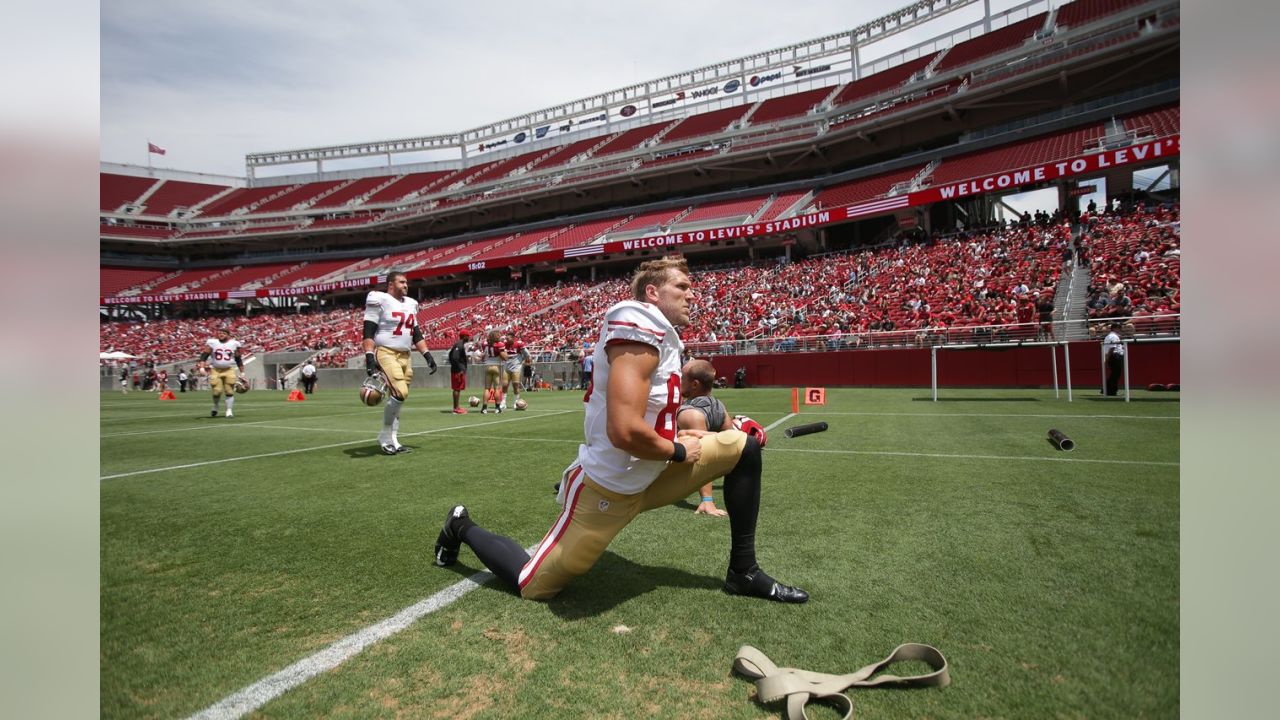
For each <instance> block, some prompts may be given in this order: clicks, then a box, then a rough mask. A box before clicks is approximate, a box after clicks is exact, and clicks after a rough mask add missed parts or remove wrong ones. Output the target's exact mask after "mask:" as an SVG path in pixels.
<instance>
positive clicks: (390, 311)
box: [364, 290, 418, 350]
mask: <svg viewBox="0 0 1280 720" xmlns="http://www.w3.org/2000/svg"><path fill="white" fill-rule="evenodd" d="M364 319H365V320H367V321H369V322H376V323H378V333H377V334H376V335H374V336H373V344H374V345H377V346H378V347H385V348H391V349H393V350H412V349H413V329H414V328H415V327H417V326H418V301H417V300H414V299H413V298H411V297H409V296H408V295H405V296H404V297H403V298H401V299H399V300H397V299H395V298H393V297H391V295H389V294H388V293H384V292H382V291H381V290H371V291H370V292H369V296H368V297H366V298H365V301H364Z"/></svg>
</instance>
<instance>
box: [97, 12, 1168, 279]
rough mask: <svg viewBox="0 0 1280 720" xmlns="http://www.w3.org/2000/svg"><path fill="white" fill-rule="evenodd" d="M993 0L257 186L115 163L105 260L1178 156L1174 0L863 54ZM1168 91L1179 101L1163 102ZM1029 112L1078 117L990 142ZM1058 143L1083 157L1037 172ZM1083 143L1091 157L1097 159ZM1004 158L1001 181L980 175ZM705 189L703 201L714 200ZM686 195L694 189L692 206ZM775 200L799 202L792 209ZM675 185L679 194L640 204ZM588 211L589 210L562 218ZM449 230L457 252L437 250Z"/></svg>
mask: <svg viewBox="0 0 1280 720" xmlns="http://www.w3.org/2000/svg"><path fill="white" fill-rule="evenodd" d="M973 1H974V0H957V1H955V2H948V1H946V0H935V1H934V2H922V3H917V4H915V5H912V6H908V7H907V8H904V9H903V10H901V11H898V12H897V13H893V14H890V15H889V16H886V17H885V18H880V19H879V20H877V21H875V22H873V23H869V24H868V25H864V26H862V27H860V28H855V29H853V30H850V31H847V32H844V33H839V34H836V35H831V36H828V37H826V38H819V39H817V40H814V41H810V42H807V43H800V44H797V45H793V46H789V47H787V48H780V49H778V50H774V51H768V52H765V53H759V54H757V55H754V56H750V57H746V58H738V59H735V60H731V61H727V62H725V63H720V64H717V65H716V66H711V67H707V68H699V69H696V70H692V71H688V72H685V73H681V74H679V75H676V76H671V77H669V78H663V79H660V80H657V81H652V82H649V83H645V84H643V85H638V86H632V87H630V88H623V89H621V90H617V91H612V92H610V93H605V94H602V95H600V96H597V97H593V98H589V99H584V100H579V101H574V102H573V103H567V104H565V105H562V106H559V107H557V108H550V109H546V110H541V111H538V112H536V113H530V114H528V115H526V116H522V117H520V118H512V119H509V120H505V121H501V122H499V123H495V124H493V125H491V126H488V127H486V128H480V129H475V130H469V131H465V132H463V133H459V134H457V135H453V136H439V137H433V138H415V139H406V140H396V141H388V142H384V143H366V144H360V145H350V146H335V147H330V148H313V149H307V150H292V151H282V152H277V153H260V154H256V155H251V156H249V158H248V159H247V160H248V165H249V176H250V177H249V179H248V180H247V182H246V186H245V187H237V186H233V185H218V184H211V183H205V182H193V181H190V180H187V179H177V178H169V177H163V176H160V175H157V176H155V177H138V176H137V175H135V174H130V173H131V172H137V171H136V170H129V169H124V168H121V169H120V170H119V171H118V172H106V171H104V172H103V173H102V176H101V178H102V204H101V207H100V210H101V217H102V220H103V222H102V227H101V231H102V232H101V236H102V241H103V242H102V247H103V250H104V261H103V265H104V266H106V265H109V264H112V263H113V262H114V263H115V264H118V265H124V266H128V265H131V263H130V262H129V261H128V255H129V254H131V253H136V252H137V251H138V250H139V249H145V251H147V252H152V253H154V252H155V249H156V248H163V249H165V250H166V251H168V252H172V251H174V249H177V248H181V249H182V250H181V251H182V252H183V253H184V256H185V257H187V258H200V257H204V258H206V259H208V260H210V261H212V260H214V259H215V258H217V257H219V256H220V257H223V258H226V260H227V261H230V262H224V265H223V267H230V268H236V266H240V265H244V266H247V265H250V263H245V262H238V261H241V260H244V259H246V258H245V257H244V256H243V255H239V253H242V252H244V251H245V250H246V249H247V248H249V247H253V248H255V249H256V250H258V251H262V250H264V249H265V250H269V249H270V248H272V247H281V246H282V243H284V242H288V243H289V245H290V246H291V247H292V248H298V247H299V246H302V247H311V248H312V249H313V250H314V252H313V256H312V257H308V258H305V260H303V261H301V262H298V261H295V262H286V263H284V265H283V266H284V267H292V266H297V265H300V264H301V265H304V266H315V265H326V264H328V263H329V262H330V261H331V259H332V258H333V251H335V250H341V249H343V248H346V249H348V250H350V251H353V253H354V251H356V250H358V249H360V248H369V247H378V248H381V249H383V250H394V249H395V248H396V247H397V246H399V247H404V248H408V249H407V250H405V251H403V252H382V253H379V254H380V255H383V256H388V257H395V258H396V259H397V260H400V259H403V258H404V257H405V256H411V257H413V258H414V259H415V261H419V260H420V261H421V262H420V263H419V264H417V265H416V266H415V267H416V268H417V269H419V271H420V272H421V273H422V274H423V275H430V274H451V273H456V272H459V271H463V272H465V271H467V270H470V269H474V267H473V264H474V263H485V264H484V265H483V266H482V267H486V268H490V267H501V266H505V265H517V264H527V263H529V262H548V261H554V260H557V259H560V260H563V259H564V258H566V257H581V256H583V255H589V254H602V253H597V252H596V250H600V251H608V250H610V249H612V248H611V246H610V245H609V244H610V243H624V242H628V241H630V242H633V243H634V241H636V240H637V239H642V238H644V237H646V236H662V237H665V236H670V235H678V234H680V232H681V231H682V230H687V231H690V232H697V231H698V230H701V229H704V228H707V227H709V226H715V225H717V224H719V225H721V226H729V229H732V228H739V230H738V231H737V232H738V233H739V234H740V235H741V236H747V235H752V236H759V235H770V234H776V233H779V232H785V231H791V230H795V229H796V228H800V227H814V226H818V225H824V224H829V223H840V222H845V221H847V220H850V219H855V218H859V217H868V216H872V215H883V214H892V213H894V212H897V211H899V210H901V209H903V208H907V207H913V206H920V205H925V204H928V203H931V202H938V201H940V200H949V199H952V198H957V197H965V196H969V195H973V194H975V192H976V193H982V192H987V191H989V190H994V189H997V187H998V189H1001V190H1003V189H1007V188H1010V187H1016V186H1020V185H1027V184H1031V183H1036V182H1045V181H1049V180H1052V179H1054V178H1055V177H1062V176H1066V175H1078V174H1080V173H1082V172H1086V173H1087V172H1090V171H1098V170H1100V169H1102V167H1104V166H1105V165H1104V166H1099V165H1098V162H1099V160H1100V159H1101V161H1102V162H1104V163H1106V162H1108V161H1109V162H1110V164H1112V165H1115V164H1123V163H1125V162H1129V163H1132V162H1143V163H1150V162H1152V161H1156V160H1161V159H1163V160H1165V161H1167V159H1168V158H1169V157H1170V156H1172V155H1175V154H1176V153H1177V152H1178V143H1177V108H1176V106H1172V105H1170V103H1171V102H1174V103H1176V99H1177V89H1176V79H1177V74H1178V71H1177V60H1176V49H1177V46H1178V37H1177V32H1178V15H1179V7H1178V4H1177V3H1176V2H1169V1H1168V0H1156V1H1148V2H1142V1H1140V0H1076V2H1074V3H1069V4H1066V5H1061V6H1060V7H1053V6H1052V3H1050V2H1049V1H1048V0H1032V1H1031V2H1026V3H1023V4H1021V5H1018V6H1016V7H1014V8H1012V9H1010V10H1008V11H1006V12H1004V13H1000V14H999V15H993V16H990V17H984V18H982V19H980V20H979V21H977V22H975V23H970V24H968V25H964V26H962V27H960V28H958V29H956V28H952V29H950V30H948V31H946V32H945V33H942V34H940V35H937V36H934V37H932V38H931V39H930V40H927V41H925V42H923V43H918V44H916V45H914V46H912V47H909V48H906V49H904V50H902V51H899V52H896V53H893V54H892V55H890V56H886V57H882V58H878V59H875V60H872V61H870V62H866V63H862V62H860V60H861V58H860V52H861V51H862V49H863V48H865V47H866V46H867V45H868V44H869V43H870V42H873V41H878V40H882V39H884V37H886V36H887V35H888V34H892V33H896V32H901V31H902V30H904V29H907V28H913V27H917V26H920V25H922V24H924V23H927V22H930V21H936V20H938V19H940V18H941V16H943V15H945V14H946V13H949V12H951V11H953V10H955V9H957V8H959V7H964V6H967V5H971V4H973ZM1122 67H1123V68H1124V70H1125V71H1124V72H1123V73H1120V74H1118V70H1119V69H1120V68H1122ZM997 98H999V100H997ZM1091 104H1092V105H1096V106H1097V107H1090V105H1091ZM1156 105H1163V106H1164V108H1163V109H1162V110H1160V111H1159V112H1157V113H1149V112H1147V111H1149V110H1150V109H1151V108H1152V107H1153V106H1156ZM1011 107H1013V108H1017V109H1016V110H1010V109H1009V108H1011ZM1027 107H1032V108H1036V109H1038V111H1039V113H1041V114H1042V113H1043V112H1044V110H1045V109H1051V108H1060V109H1064V112H1063V113H1062V114H1065V110H1072V111H1073V113H1074V114H1072V115H1071V116H1070V117H1063V118H1060V119H1059V120H1057V121H1056V122H1055V121H1053V120H1050V121H1048V122H1045V123H1042V124H1041V125H1039V126H1037V129H1041V130H1047V131H1048V132H1045V133H1044V134H1042V135H1041V136H1040V137H1038V138H1035V139H1033V140H1027V141H1023V142H1019V143H1016V144H1014V145H1012V146H1008V147H1003V148H1001V147H992V145H993V143H996V142H998V141H999V140H1001V139H1004V138H1007V137H1009V135H1008V134H1006V135H1003V136H993V137H991V138H983V137H981V136H982V135H983V134H984V133H987V132H991V129H992V128H993V126H1000V125H1002V124H1007V123H1009V122H1010V121H1018V120H1020V118H1019V114H1023V115H1025V114H1026V112H1027V111H1026V109H1025V108H1027ZM1135 110H1136V111H1138V112H1134V111H1135ZM1147 115H1150V118H1149V119H1147V120H1142V119H1137V120H1135V119H1133V118H1142V117H1146V116H1147ZM1130 116H1132V117H1130ZM1072 120H1075V121H1076V122H1072ZM1153 141H1159V142H1153ZM1122 146H1123V147H1122ZM1128 146H1134V147H1137V148H1145V149H1144V150H1143V151H1142V152H1141V154H1138V152H1137V151H1135V152H1133V153H1126V154H1125V157H1124V159H1121V158H1120V156H1117V155H1115V153H1114V152H1112V156H1107V155H1106V153H1105V152H1104V151H1113V150H1114V149H1115V148H1119V149H1124V148H1125V147H1128ZM423 149H436V150H442V149H444V150H452V151H454V152H456V153H457V154H458V155H459V156H460V157H458V158H455V159H450V160H443V161H434V162H432V163H428V164H423V165H404V166H395V169H394V170H391V169H389V168H388V167H385V166H384V167H382V168H371V169H368V170H363V171H360V170H344V171H338V172H332V173H322V172H318V173H313V174H308V175H294V176H282V177H278V178H272V179H257V178H254V173H255V171H256V170H257V169H260V168H265V167H268V166H272V165H277V164H279V165H286V164H289V163H294V164H296V163H298V162H306V163H314V165H315V168H316V170H317V171H322V170H323V163H324V161H325V160H327V159H339V158H341V159H349V158H351V157H361V156H373V155H378V156H381V157H386V156H387V155H388V154H396V153H410V152H418V151H422V150H423ZM1062 160H1067V161H1068V165H1067V167H1066V168H1065V169H1064V171H1058V172H1056V173H1055V169H1054V168H1052V166H1050V168H1049V169H1048V170H1046V171H1044V172H1040V171H1036V170H1035V168H1036V167H1043V165H1044V164H1046V163H1051V162H1054V161H1062ZM1073 160H1074V161H1076V162H1077V163H1078V162H1081V161H1083V162H1084V163H1085V166H1084V167H1081V168H1080V169H1077V167H1076V165H1073V164H1070V161H1073ZM1026 168H1031V169H1032V172H1031V173H1029V174H1027V175H1026V176H1025V177H1023V176H1021V175H1018V174H1017V173H1015V172H1013V171H1017V170H1021V169H1026ZM1006 173H1007V174H1008V178H1009V179H1008V180H1001V179H1000V178H1001V177H1002V176H1003V174H1006ZM1046 173H1047V174H1046ZM987 176H990V177H993V179H992V180H991V181H990V182H991V187H986V186H984V185H983V184H982V182H983V180H984V177H987ZM966 180H972V181H976V182H975V183H972V184H966V183H965V182H963V181H966ZM1000 183H1004V184H1000ZM752 187H756V188H759V189H758V190H756V191H754V192H752V191H751V190H750V188H752ZM948 192H949V193H950V194H949V195H948ZM699 193H705V194H706V195H705V197H706V199H696V196H697V195H698V194H699ZM673 196H695V200H692V201H687V202H680V203H672V202H670V198H671V197H673ZM779 196H782V197H784V198H785V200H786V202H787V203H788V207H786V208H780V207H778V206H777V205H775V202H776V201H777V198H778V197H779ZM658 201H666V204H665V206H664V207H662V208H656V209H650V208H643V207H641V206H642V205H644V204H646V203H648V204H653V203H656V202H658ZM852 203H857V205H851V204H852ZM720 205H728V206H733V207H737V206H739V205H742V206H743V207H746V208H747V210H746V211H743V212H737V213H735V214H730V213H725V214H723V215H722V216H720V217H716V211H714V210H709V209H708V208H715V207H718V206H720ZM841 205H846V206H847V207H845V208H841V207H839V206H841ZM631 208H634V209H631ZM833 209H834V210H835V211H834V212H832V210H833ZM668 211H670V212H668ZM575 213H576V214H579V215H580V219H579V220H578V221H571V222H565V221H559V222H557V221H555V220H553V219H552V218H554V217H564V216H566V215H573V214H575ZM821 213H826V215H825V216H822V215H821ZM650 214H653V216H654V217H653V219H652V220H651V221H650V219H649V218H648V216H649V215H650ZM664 216H665V217H664ZM766 216H767V218H768V219H767V221H764V222H762V220H765V218H766ZM540 219H541V221H540ZM716 221H720V222H719V223H717V222H716ZM753 223H754V224H756V225H758V227H752V224H753ZM485 228H491V229H492V230H491V232H487V233H486V231H485ZM695 241H696V240H695ZM444 244H448V245H450V246H451V247H450V248H449V249H447V250H445V249H440V248H437V250H440V252H434V253H427V252H426V250H427V248H426V247H422V246H424V245H444ZM634 247H637V246H635V245H634V244H633V245H632V246H627V247H623V246H622V245H619V247H618V249H628V250H629V249H633V248H634ZM326 251H328V255H327V258H328V259H326V255H325V252H326ZM575 251H576V252H575ZM110 253H116V255H115V256H114V257H109V255H110ZM368 254H369V253H368V251H367V250H366V251H364V252H363V255H365V256H367V255H368ZM262 259H264V260H265V259H269V258H262ZM317 261H319V262H317ZM353 264H358V263H355V262H354V261H352V262H349V263H344V264H343V265H342V266H341V267H339V268H337V269H335V270H333V271H331V272H329V273H327V274H325V275H317V274H316V273H315V272H314V271H301V270H299V271H295V272H293V273H290V274H284V275H279V274H277V271H276V270H275V269H273V267H272V266H256V269H254V268H253V267H249V268H240V269H235V270H234V272H231V273H227V274H225V275H222V276H220V277H219V278H214V279H206V278H203V277H188V276H191V275H198V274H200V273H201V272H205V271H189V272H188V273H185V274H184V275H183V277H180V278H178V282H176V283H167V288H168V289H171V290H172V289H174V288H184V289H185V290H186V291H187V292H194V291H199V292H202V293H204V292H209V291H213V290H215V289H217V290H219V291H222V292H245V291H246V290H248V291H250V294H253V291H257V294H264V293H265V291H264V288H268V287H273V286H274V287H280V288H291V289H290V292H296V291H297V287H296V286H297V285H299V284H301V285H308V284H311V285H315V284H325V283H334V282H344V281H350V280H352V278H353V277H355V275H354V274H353V273H359V272H361V271H364V270H377V269H384V270H385V267H381V266H380V267H373V266H371V265H365V266H364V267H361V268H355V269H354V270H353V269H352V268H351V267H349V266H351V265H353ZM446 271H447V272H446ZM206 274H208V273H207V272H206ZM228 278H229V279H228ZM233 282H237V283H239V284H238V285H233V284H232V283H233ZM110 287H116V285H114V283H105V281H104V287H103V289H104V295H107V294H110V293H108V292H107V290H108V288H110ZM121 290H122V291H123V292H124V293H125V294H126V296H130V297H135V298H136V297H137V296H139V295H150V294H154V293H156V292H157V291H160V290H161V288H160V286H158V285H155V284H149V283H148V282H147V281H142V282H138V283H133V284H132V285H129V286H127V287H124V288H121Z"/></svg>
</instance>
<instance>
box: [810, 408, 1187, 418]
mask: <svg viewBox="0 0 1280 720" xmlns="http://www.w3.org/2000/svg"><path fill="white" fill-rule="evenodd" d="M805 414H806V415H813V416H815V417H817V416H826V415H865V416H868V417H1012V418H1055V419H1061V420H1070V419H1072V418H1114V419H1117V420H1181V419H1182V417H1181V416H1180V415H1073V414H1070V413H1067V414H1054V415H1034V414H1028V413H934V412H904V413H895V412H824V411H822V410H811V411H809V412H807V413H805Z"/></svg>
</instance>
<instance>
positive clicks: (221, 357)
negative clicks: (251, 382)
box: [205, 338, 240, 370]
mask: <svg viewBox="0 0 1280 720" xmlns="http://www.w3.org/2000/svg"><path fill="white" fill-rule="evenodd" d="M205 345H208V346H209V364H210V365H212V366H213V367H214V368H215V369H217V370H226V369H227V368H233V367H235V366H236V353H238V352H240V341H239V340H236V339H235V338H231V339H230V340H227V341H226V342H222V341H221V340H219V339H218V338H209V340H208V341H207V342H205Z"/></svg>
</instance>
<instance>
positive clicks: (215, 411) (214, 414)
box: [209, 408, 218, 417]
mask: <svg viewBox="0 0 1280 720" xmlns="http://www.w3.org/2000/svg"><path fill="white" fill-rule="evenodd" d="M209 417H218V409H217V408H214V409H212V410H210V411H209Z"/></svg>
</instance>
